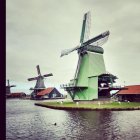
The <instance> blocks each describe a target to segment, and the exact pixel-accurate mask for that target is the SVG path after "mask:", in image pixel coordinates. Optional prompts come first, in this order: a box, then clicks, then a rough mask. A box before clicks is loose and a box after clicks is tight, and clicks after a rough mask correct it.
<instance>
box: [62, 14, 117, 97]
mask: <svg viewBox="0 0 140 140" xmlns="http://www.w3.org/2000/svg"><path fill="white" fill-rule="evenodd" d="M89 31H90V12H87V13H85V14H84V18H83V25H82V31H81V38H80V45H78V46H76V47H75V48H72V49H67V50H64V51H62V52H61V57H62V56H64V55H68V54H69V53H71V52H73V51H75V50H77V52H78V55H79V60H78V64H77V69H76V72H75V76H74V79H73V80H70V83H69V84H66V85H61V87H62V88H64V89H65V90H66V91H67V92H68V93H69V94H70V96H71V97H72V99H73V100H93V99H98V98H99V85H98V83H99V77H100V79H101V76H102V75H103V74H105V73H106V68H105V64H104V59H103V53H104V50H103V48H101V47H100V46H101V45H103V44H104V43H105V42H106V41H107V39H108V36H109V34H110V33H109V31H106V32H104V33H101V34H100V35H98V36H96V37H94V38H91V39H89V38H88V36H89ZM108 78H109V79H110V78H112V79H113V80H114V79H116V78H117V77H115V76H112V77H110V76H109V77H108ZM100 81H102V80H100ZM109 81H110V80H109ZM108 84H110V83H108Z"/></svg>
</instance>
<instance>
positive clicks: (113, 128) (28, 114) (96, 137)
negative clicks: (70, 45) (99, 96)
mask: <svg viewBox="0 0 140 140" xmlns="http://www.w3.org/2000/svg"><path fill="white" fill-rule="evenodd" d="M35 102H36V101H33V100H21V99H8V100H6V140H140V111H139V110H135V111H64V110H54V109H49V108H44V107H39V106H35V105H34V103H35Z"/></svg>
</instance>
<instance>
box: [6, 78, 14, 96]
mask: <svg viewBox="0 0 140 140" xmlns="http://www.w3.org/2000/svg"><path fill="white" fill-rule="evenodd" d="M12 87H16V85H10V81H9V80H7V86H6V94H7V95H9V94H11V88H12Z"/></svg>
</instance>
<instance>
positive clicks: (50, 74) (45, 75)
mask: <svg viewBox="0 0 140 140" xmlns="http://www.w3.org/2000/svg"><path fill="white" fill-rule="evenodd" d="M49 76H53V74H52V73H49V74H44V75H43V77H49Z"/></svg>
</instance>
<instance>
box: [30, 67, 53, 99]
mask: <svg viewBox="0 0 140 140" xmlns="http://www.w3.org/2000/svg"><path fill="white" fill-rule="evenodd" d="M36 68H37V73H38V76H37V77H33V78H28V81H33V80H37V82H36V85H35V87H34V88H30V90H33V92H32V93H31V97H32V98H35V97H36V94H37V93H38V92H40V91H41V90H43V89H46V87H45V84H44V78H45V77H49V76H53V74H52V73H49V74H44V75H41V72H40V67H39V65H37V66H36Z"/></svg>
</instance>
